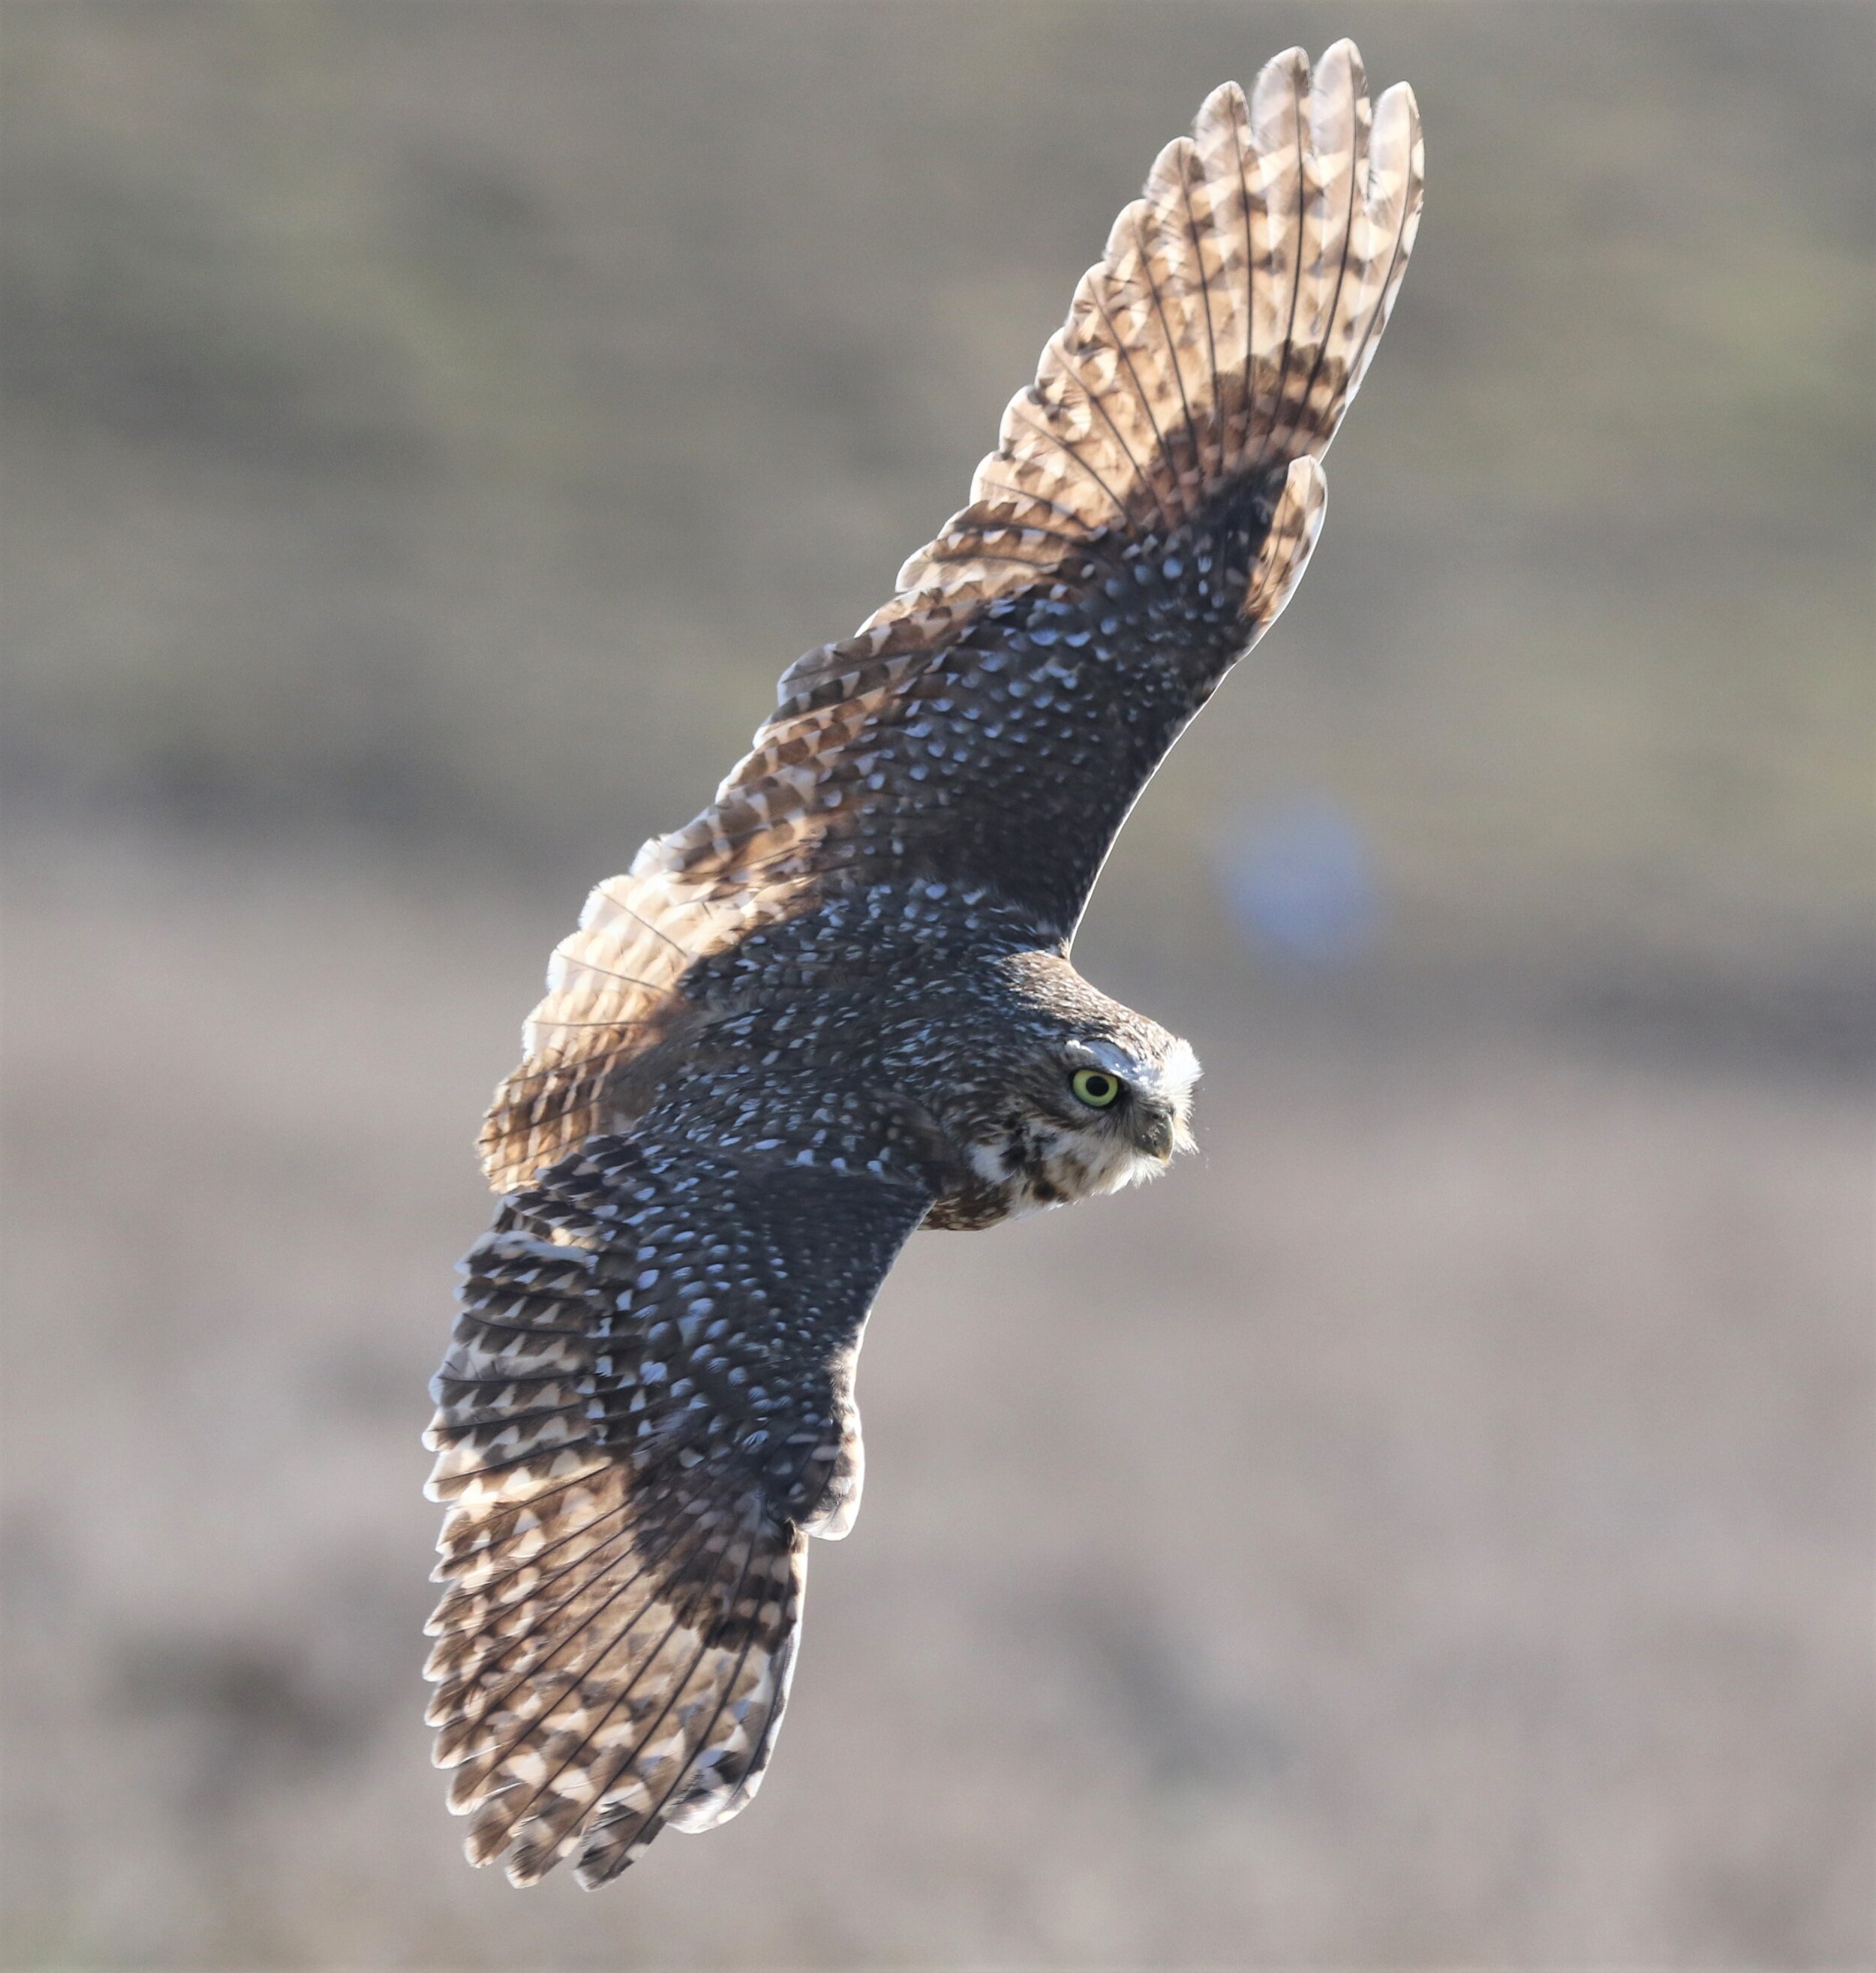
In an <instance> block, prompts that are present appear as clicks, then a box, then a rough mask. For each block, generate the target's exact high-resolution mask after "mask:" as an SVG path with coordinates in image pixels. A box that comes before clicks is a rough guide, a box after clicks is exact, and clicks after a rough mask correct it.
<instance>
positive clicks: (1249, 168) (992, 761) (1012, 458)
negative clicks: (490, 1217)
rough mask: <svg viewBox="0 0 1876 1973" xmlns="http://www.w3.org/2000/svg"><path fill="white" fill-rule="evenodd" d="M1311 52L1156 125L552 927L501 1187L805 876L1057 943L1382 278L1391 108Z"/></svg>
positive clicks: (1180, 702) (804, 892) (1269, 596)
mask: <svg viewBox="0 0 1876 1973" xmlns="http://www.w3.org/2000/svg"><path fill="white" fill-rule="evenodd" d="M1421 164H1422V159H1421V147H1420V132H1419V123H1418V119H1417V113H1416V111H1415V109H1414V99H1413V97H1412V94H1411V93H1410V91H1409V90H1407V87H1406V86H1405V85H1404V84H1397V86H1396V87H1394V88H1393V89H1391V90H1388V91H1387V93H1386V94H1385V95H1384V96H1383V97H1381V100H1380V102H1379V103H1378V105H1377V106H1375V107H1374V110H1373V111H1372V113H1371V111H1370V108H1369V105H1368V98H1367V96H1366V94H1365V80H1364V78H1363V75H1362V71H1361V60H1360V57H1359V56H1358V54H1357V53H1356V51H1355V48H1354V47H1353V45H1352V44H1351V43H1349V42H1347V41H1341V42H1338V43H1337V44H1335V46H1334V47H1332V48H1331V49H1329V51H1328V53H1327V54H1325V56H1324V57H1323V58H1322V64H1321V65H1320V67H1319V69H1318V70H1317V71H1316V73H1315V76H1314V77H1312V76H1311V74H1310V70H1309V63H1308V61H1307V60H1306V57H1304V55H1303V54H1302V51H1301V50H1299V49H1293V50H1292V51H1290V52H1289V54H1284V55H1280V56H1279V57H1277V58H1276V60H1275V61H1273V62H1271V63H1270V64H1269V65H1268V66H1267V67H1266V68H1265V69H1264V70H1263V71H1262V73H1261V74H1260V75H1259V76H1258V77H1257V81H1256V83H1254V84H1253V87H1252V89H1251V91H1250V97H1249V98H1248V100H1247V98H1246V97H1245V95H1244V92H1243V91H1242V90H1240V89H1239V88H1238V87H1237V84H1235V83H1227V84H1226V85H1225V86H1224V87H1223V88H1221V89H1219V90H1217V91H1215V92H1214V93H1213V94H1212V95H1211V97H1209V98H1208V100H1207V101H1206V103H1205V104H1204V107H1203V109H1202V110H1201V111H1200V113H1199V116H1198V122H1197V123H1196V125H1195V128H1194V131H1193V134H1192V135H1191V136H1190V137H1182V138H1181V139H1178V141H1177V142H1175V143H1172V144H1170V145H1168V146H1167V148H1166V149H1165V150H1164V151H1163V152H1162V153H1161V154H1160V156H1159V160H1158V162H1156V163H1155V165H1154V167H1153V169H1152V174H1151V175H1150V177H1149V179H1148V181H1147V185H1146V192H1145V195H1144V196H1143V197H1142V198H1139V199H1138V200H1136V201H1135V202H1134V203H1133V204H1131V205H1129V206H1128V207H1127V208H1126V209H1125V210H1124V211H1123V212H1122V213H1121V214H1120V216H1119V219H1118V220H1116V222H1115V224H1114V227H1113V233H1112V234H1111V235H1110V238H1109V240H1108V243H1107V250H1106V254H1104V255H1103V257H1102V259H1101V260H1100V262H1099V263H1097V265H1096V266H1094V267H1091V268H1090V270H1088V272H1087V274H1085V275H1084V276H1083V278H1082V280H1081V283H1080V286H1078V287H1077V290H1076V291H1075V297H1074V305H1073V306H1072V307H1071V309H1070V312H1069V316H1068V319H1067V322H1065V323H1064V325H1063V326H1062V328H1061V329H1060V330H1058V331H1057V333H1056V334H1055V335H1054V336H1053V337H1052V338H1051V339H1050V341H1049V343H1048V345H1047V348H1045V349H1044V352H1043V355H1042V361H1041V367H1040V368H1039V369H1038V372H1037V375H1036V381H1035V382H1034V384H1032V385H1031V386H1030V387H1029V388H1028V389H1026V390H1025V391H1021V393H1019V394H1018V396H1016V397H1015V398H1013V399H1012V401H1011V403H1010V405H1009V407H1008V410H1007V411H1005V414H1004V418H1003V424H1002V431H1001V434H1000V435H999V439H998V446H997V449H996V450H995V452H993V453H991V454H990V456H989V457H988V458H987V459H985V460H984V461H983V463H982V464H981V465H980V466H979V467H978V469H977V473H976V478H975V479H974V480H973V482H972V488H971V502H970V505H969V506H967V507H966V508H965V509H963V512H960V513H959V514H958V515H955V516H954V517H953V519H952V520H951V521H950V522H949V523H947V525H946V527H945V528H944V531H943V532H942V533H941V534H940V535H939V537H938V538H937V539H936V541H934V542H931V543H930V545H928V546H927V547H925V548H921V549H920V551H919V552H918V553H917V555H913V557H912V558H911V559H910V561H908V562H907V564H905V567H904V568H903V569H902V570H901V571H900V576H899V587H898V593H897V594H896V595H895V596H894V597H893V599H892V600H891V602H890V603H888V604H886V605H885V607H884V608H883V609H881V610H879V611H878V612H877V613H875V614H874V616H873V617H871V618H869V619H868V621H867V623H864V625H863V626H862V627H861V629H860V630H859V631H858V633H856V634H855V636H851V637H848V638H845V639H843V640H842V641H840V642H839V643H835V644H830V645H828V646H825V648H823V649H820V650H817V651H812V652H810V653H808V655H807V656H805V657H803V658H802V659H799V661H798V662H797V663H796V664H794V665H793V666H791V667H790V669H789V671H788V672H786V675H785V676H784V677H783V680H782V684H781V696H780V703H779V705H778V706H777V708H776V711H775V712H774V714H773V715H772V716H771V717H770V719H769V721H767V723H766V725H763V727H762V728H761V729H760V731H758V732H757V735H756V738H755V741H754V744H753V751H751V752H750V754H749V755H748V757H747V758H746V759H745V760H744V761H742V763H741V764H740V765H739V766H738V767H737V768H736V769H735V770H734V772H733V773H732V774H730V777H729V778H728V779H727V780H726V781H724V784H723V785H722V786H721V787H720V788H719V789H718V790H717V797H716V800H715V801H714V803H712V805H711V807H709V808H708V809H707V810H704V813H702V814H701V815H700V816H698V818H697V819H696V820H695V821H694V822H692V823H690V824H689V825H688V826H687V827H685V828H683V829H678V830H677V831H676V832H675V833H673V834H672V835H669V836H663V837H660V838H658V839H655V840H654V841H652V842H650V843H647V844H646V845H645V846H644V848H643V849H641V850H640V851H639V855H638V856H637V858H636V860H635V862H633V864H632V869H631V871H630V872H629V873H628V874H627V875H626V876H624V877H621V878H616V879H613V881H612V882H610V883H609V884H606V885H603V886H602V887H601V888H600V890H599V891H597V892H595V893H594V895H593V898H592V900H591V901H590V904H589V906H588V912H587V917H586V918H583V921H582V924H581V928H580V931H577V932H576V933H575V934H574V935H573V937H570V939H568V940H567V941H565V943H564V944H563V945H562V946H561V948H560V950H559V951H558V952H557V954H556V956H555V960H554V970H553V971H552V972H551V974H550V976H549V990H548V993H547V998H546V999H545V1000H543V1001H542V1003H541V1005H540V1006H539V1007H538V1009H536V1010H535V1013H534V1017H533V1019H532V1020H531V1022H530V1024H529V1026H528V1031H527V1035H526V1039H525V1049H526V1056H525V1060H524V1061H523V1062H522V1064H521V1068H519V1069H518V1071H517V1072H516V1073H515V1075H514V1076H513V1077H511V1078H510V1080H509V1081H508V1083H507V1084H506V1085H505V1086H504V1088H503V1089H502V1091H501V1092H500V1094H498V1098H497V1101H496V1104H495V1108H494V1109H493V1110H492V1111H491V1113H490V1116H489V1123H488V1125H487V1127H486V1128H485V1133H484V1140H483V1147H484V1151H485V1157H486V1160H487V1163H488V1166H489V1174H490V1176H491V1178H492V1180H493V1181H494V1182H495V1183H496V1184H497V1185H498V1186H501V1185H504V1184H507V1183H514V1182H515V1181H516V1180H519V1179H522V1178H525V1176H526V1175H527V1174H528V1173H529V1172H531V1171H532V1170H534V1169H535V1167H536V1166H538V1164H539V1163H541V1161H542V1160H544V1159H546V1158H548V1157H552V1156H554V1155H557V1153H560V1152H561V1151H562V1150H564V1149H566V1148H567V1147H569V1146H570V1145H571V1144H576V1143H577V1142H578V1141H580V1138H581V1137H583V1136H584V1135H586V1134H587V1133H588V1132H590V1131H591V1130H594V1129H596V1128H603V1127H607V1126H608V1124H610V1123H612V1122H614V1121H617V1120H618V1119H619V1118H620V1117H628V1116H629V1115H630V1114H632V1101H631V1098H630V1091H629V1087H627V1086H626V1085H629V1081H630V1070H629V1065H630V1064H631V1063H632V1062H633V1061H634V1060H635V1059H636V1058H639V1057H641V1056H643V1055H647V1054H654V1055H655V1052H656V1050H657V1049H658V1048H659V1045H660V1043H661V1042H663V1041H664V1040H665V1039H666V1038H667V1037H669V1036H672V1034H673V1033H674V1032H677V1033H678V1034H680V1035H681V1031H682V1029H683V1028H684V1026H685V1022H686V1020H687V1019H688V1009H687V1008H686V1006H685V1003H684V1001H683V998H682V996H681V993H679V991H678V983H679V982H680V980H681V979H682V977H683V975H684V973H685V970H686V969H687V968H688V967H689V966H690V965H691V964H692V963H693V962H694V961H695V960H698V959H701V958H705V957H709V956H711V955H712V954H716V953H718V952H721V951H724V949H725V948H726V947H729V946H731V945H734V944H737V943H738V942H739V941H740V940H741V939H743V938H744V937H747V935H748V934H749V933H750V931H752V930H753V929H755V928H757V927H758V926H760V925H762V924H766V923H769V922H771V921H774V920H776V919H777V918H786V917H790V916H793V915H797V914H799V913H802V912H804V911H811V910H812V909H813V908H815V906H816V905H818V904H819V902H821V901H822V900H824V899H825V898H827V897H829V895H831V894H835V893H843V892H850V891H852V890H855V889H856V888H863V887H870V886H872V885H878V884H881V883H897V882H908V881H911V880H913V879H923V880H925V881H927V882H945V883H950V882H959V883H962V884H963V885H966V886H968V887H972V888H979V889H981V890H982V891H984V892H987V893H989V894H991V895H994V896H995V897H996V898H998V899H999V900H1000V901H1002V902H1003V903H1004V904H1005V905H1009V906H1012V907H1013V908H1015V910H1016V911H1018V912H1019V913H1020V914H1021V915H1022V916H1023V918H1024V919H1025V921H1026V922H1027V923H1028V924H1029V925H1030V926H1031V928H1033V931H1034V934H1035V936H1036V937H1038V938H1039V939H1042V940H1052V941H1058V942H1063V943H1065V942H1066V941H1067V938H1068V937H1069V936H1070V934H1071V933H1072V931H1073V930H1074V926H1075V924H1076V922H1077V919H1078V918H1080V913H1081V911H1082V908H1083V905H1085V903H1086V901H1087V895H1088V892H1089V890H1090V888H1091V887H1092V885H1093V882H1094V879H1095V876H1096V875H1097V872H1099V870H1100V865H1101V863H1102V862H1103V859H1104V858H1105V856H1106V852H1107V849H1108V847H1109V846H1110V843H1112V841H1113V836H1114V834H1115V833H1116V830H1117V829H1119V826H1120V824H1121V823H1122V821H1123V820H1124V819H1125V817H1126V813H1127V810H1128V809H1129V807H1131V806H1132V803H1133V801H1134V800H1135V799H1136V797H1137V796H1138V794H1139V791H1140V790H1141V788H1142V787H1143V786H1144V785H1145V784H1146V780H1147V779H1148V778H1149V776H1150V775H1151V774H1152V772H1153V770H1154V769H1155V767H1157V766H1158V764H1159V761H1160V760H1161V759H1162V757H1163V756H1164V754H1165V751H1166V749H1167V748H1168V747H1169V746H1170V745H1171V744H1172V741H1173V740H1174V739H1175V738H1177V736H1178V733H1179V731H1181V728H1183V727H1184V726H1185V724H1186V722H1187V721H1188V720H1189V719H1190V718H1191V717H1192V715H1194V713H1195V712H1197V711H1198V708H1199V707H1200V706H1201V705H1203V703H1204V701H1205V699H1207V698H1208V696H1209V695H1210V694H1211V691H1212V689H1213V688H1214V686H1215V685H1217V682H1218V680H1219V679H1220V678H1221V677H1222V676H1223V675H1224V672H1225V671H1226V670H1227V669H1228V668H1229V666H1231V663H1233V662H1234V660H1235V659H1237V658H1238V657H1239V656H1241V655H1242V653H1244V651H1246V650H1247V649H1249V648H1250V646H1251V644H1252V643H1254V642H1255V641H1256V640H1257V637H1258V636H1260V635H1261V634H1262V633H1263V631H1264V630H1266V629H1267V628H1268V627H1269V626H1270V624H1271V623H1273V621H1274V620H1275V619H1276V616H1277V614H1278V613H1279V612H1280V610H1282V609H1283V605H1284V604H1285V602H1286V600H1288V598H1289V594H1290V591H1292V589H1293V587H1295V585H1296V581H1297V580H1298V578H1299V577H1300V576H1301V574H1302V570H1303V568H1304V566H1305V564H1306V563H1307V561H1308V560H1309V553H1310V550H1311V548H1312V547H1313V545H1314V544H1315V538H1316V534H1317V532H1318V530H1319V528H1320V526H1321V525H1322V509H1323V500H1324V486H1323V479H1322V470H1321V468H1320V466H1319V463H1318V462H1319V460H1320V459H1321V457H1322V454H1323V453H1324V452H1325V450H1327V449H1328V447H1329V441H1330V440H1331V439H1332V438H1333V437H1334V436H1335V429H1336V427H1337V425H1338V424H1339V423H1340V421H1341V419H1342V414H1343V412H1344V411H1345V409H1346V408H1347V407H1348V402H1349V401H1350V399H1351V398H1352V397H1353V396H1354V394H1355V391H1356V389H1357V388H1358V386H1359V384H1360V383H1361V378H1362V377H1363V375H1364V374H1365V372H1366V370H1367V368H1368V364H1369V362H1370V361H1371V359H1372V358H1373V356H1374V351H1375V348H1376V346H1377V345H1378V342H1379V339H1380V336H1381V330H1382V329H1383V327H1384V325H1385V323H1386V322H1387V315H1388V311H1389V309H1390V308H1391V306H1392V303H1393V300H1394V294H1395V291H1396V290H1397V288H1398V286H1399V284H1400V279H1401V276H1402V275H1403V274H1404V272H1405V271H1406V267H1407V256H1408V253H1409V251H1410V248H1411V247H1412V244H1413V240H1414V231H1415V228H1416V227H1417V223H1418V220H1419V214H1420V194H1421Z"/></svg>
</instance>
